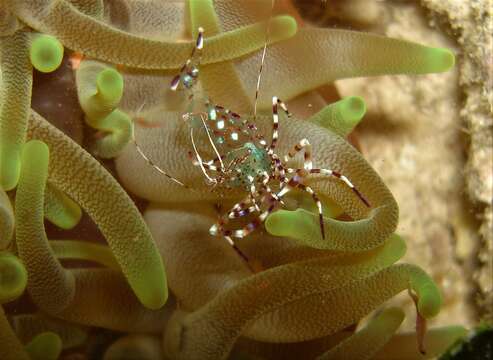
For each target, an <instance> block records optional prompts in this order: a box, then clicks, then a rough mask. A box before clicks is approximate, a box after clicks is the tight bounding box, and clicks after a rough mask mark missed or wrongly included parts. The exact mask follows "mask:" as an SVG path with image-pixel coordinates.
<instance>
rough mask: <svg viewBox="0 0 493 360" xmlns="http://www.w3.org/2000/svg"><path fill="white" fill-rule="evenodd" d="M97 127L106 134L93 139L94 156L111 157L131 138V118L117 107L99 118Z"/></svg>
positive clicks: (118, 152)
mask: <svg viewBox="0 0 493 360" xmlns="http://www.w3.org/2000/svg"><path fill="white" fill-rule="evenodd" d="M97 128H98V129H99V130H101V131H103V132H106V133H108V135H105V136H103V137H102V138H99V139H97V140H96V141H95V143H94V148H93V153H94V154H95V155H96V156H99V157H102V158H105V159H108V158H113V157H115V156H117V155H118V154H120V152H121V151H122V149H123V148H124V147H125V146H126V145H127V144H128V143H129V142H130V141H131V140H132V133H133V125H132V119H131V118H130V117H129V116H128V115H127V114H126V113H124V112H123V111H121V110H119V109H116V110H114V111H113V112H112V113H111V114H109V115H108V116H106V117H104V118H103V119H101V120H99V121H98V124H97Z"/></svg>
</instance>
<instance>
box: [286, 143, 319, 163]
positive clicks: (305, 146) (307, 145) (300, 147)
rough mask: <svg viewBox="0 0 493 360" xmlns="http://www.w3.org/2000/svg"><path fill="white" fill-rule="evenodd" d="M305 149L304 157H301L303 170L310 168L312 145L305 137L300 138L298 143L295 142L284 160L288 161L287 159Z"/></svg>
mask: <svg viewBox="0 0 493 360" xmlns="http://www.w3.org/2000/svg"><path fill="white" fill-rule="evenodd" d="M302 150H305V153H304V155H303V156H304V159H303V167H304V168H305V170H310V169H311V168H312V167H313V163H312V145H311V144H310V142H309V141H308V140H307V139H302V140H301V141H300V142H299V143H298V144H296V145H295V146H294V147H293V148H292V149H291V150H290V151H289V152H288V154H287V155H286V156H285V157H284V162H288V161H289V159H292V158H294V157H295V155H296V154H297V153H299V152H300V151H302Z"/></svg>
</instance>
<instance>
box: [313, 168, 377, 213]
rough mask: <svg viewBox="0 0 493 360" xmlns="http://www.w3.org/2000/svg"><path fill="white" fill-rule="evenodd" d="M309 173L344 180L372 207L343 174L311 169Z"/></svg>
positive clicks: (328, 170)
mask: <svg viewBox="0 0 493 360" xmlns="http://www.w3.org/2000/svg"><path fill="white" fill-rule="evenodd" d="M309 173H310V174H322V175H328V176H334V177H336V178H338V179H340V180H342V181H343V182H344V183H345V184H346V185H347V186H348V187H349V188H350V189H351V190H352V191H353V192H354V193H355V194H356V196H357V197H358V198H359V199H360V200H361V201H362V202H363V203H364V204H365V205H366V206H367V207H371V205H370V202H369V201H368V200H367V199H366V198H365V197H364V196H363V194H361V192H360V191H359V190H358V189H357V188H356V187H355V186H354V185H353V183H352V182H351V181H350V180H349V179H348V178H347V177H346V176H344V175H342V174H341V173H339V172H337V171H334V170H330V169H310V170H309Z"/></svg>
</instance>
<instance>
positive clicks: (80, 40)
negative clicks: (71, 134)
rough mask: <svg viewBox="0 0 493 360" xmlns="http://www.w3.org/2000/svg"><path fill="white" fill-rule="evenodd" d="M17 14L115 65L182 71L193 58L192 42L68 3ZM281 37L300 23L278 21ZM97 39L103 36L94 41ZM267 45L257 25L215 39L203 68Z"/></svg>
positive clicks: (30, 5)
mask: <svg viewBox="0 0 493 360" xmlns="http://www.w3.org/2000/svg"><path fill="white" fill-rule="evenodd" d="M10 6H11V7H12V9H13V11H14V12H15V14H16V15H17V16H18V17H19V18H20V19H21V20H22V21H24V22H25V23H26V24H28V25H29V26H31V27H32V28H34V29H36V30H38V31H40V32H43V33H47V34H50V35H54V36H56V37H57V38H58V39H60V41H61V42H62V43H63V44H64V45H65V46H66V47H68V48H71V49H73V50H76V51H79V52H81V53H83V54H86V55H87V56H90V57H94V58H97V59H101V60H103V61H107V62H110V63H113V64H122V65H127V66H130V67H138V68H146V69H177V68H179V67H181V66H182V64H183V63H184V62H185V61H186V59H187V58H188V57H189V56H190V53H191V50H192V48H193V46H194V45H193V44H194V43H195V41H191V42H184V43H183V42H178V43H176V42H167V41H160V40H153V39H146V38H144V37H140V36H137V35H133V34H131V33H128V32H125V31H122V30H120V29H117V28H115V27H112V26H111V25H108V24H107V23H104V22H102V21H99V20H97V19H94V18H92V17H90V16H88V15H86V14H84V13H82V12H80V11H79V10H78V9H77V8H76V7H74V6H73V5H71V4H70V2H69V1H66V0H58V1H54V0H49V1H43V2H42V3H39V2H38V1H34V0H22V1H19V0H10ZM273 24H274V26H275V27H276V28H282V29H288V30H289V31H276V32H274V34H273V36H272V37H271V41H272V42H276V41H279V40H282V39H285V38H289V37H290V36H292V35H293V33H295V32H296V22H295V21H294V19H293V18H291V17H289V16H278V17H276V18H275V19H273ZM94 34H98V36H94ZM263 42H264V26H263V24H260V23H259V24H253V25H249V26H245V27H242V28H239V29H236V30H233V31H229V32H226V33H222V34H219V35H216V36H213V37H211V38H209V39H207V40H206V41H205V45H204V47H206V48H207V49H208V51H207V52H205V53H204V55H203V57H202V63H203V64H208V63H215V62H222V61H227V60H232V59H235V58H238V57H241V56H244V55H246V54H249V53H251V52H254V51H256V50H258V49H260V48H261V47H262V45H263Z"/></svg>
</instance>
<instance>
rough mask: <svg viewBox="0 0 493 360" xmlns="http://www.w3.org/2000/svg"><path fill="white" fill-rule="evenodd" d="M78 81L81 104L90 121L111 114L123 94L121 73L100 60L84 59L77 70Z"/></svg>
mask: <svg viewBox="0 0 493 360" xmlns="http://www.w3.org/2000/svg"><path fill="white" fill-rule="evenodd" d="M76 82H77V93H78V96H79V102H80V105H81V107H82V109H83V110H84V112H85V114H86V115H87V117H88V120H89V122H90V123H91V122H92V121H95V122H97V121H98V120H99V119H101V118H103V117H105V116H107V115H109V114H110V113H111V112H112V111H113V110H114V109H115V108H116V106H117V105H118V103H119V102H120V100H121V97H122V94H123V77H122V76H121V75H120V73H119V72H118V71H117V70H116V69H114V68H112V67H110V66H108V65H106V64H103V63H101V62H98V61H94V60H85V61H82V62H81V64H80V66H79V68H78V69H77V71H76ZM91 125H93V126H95V124H91Z"/></svg>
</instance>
